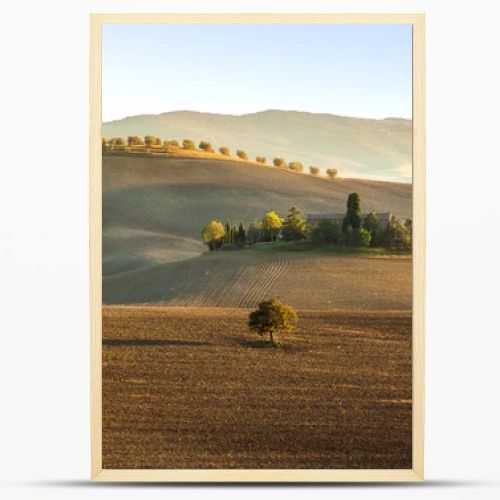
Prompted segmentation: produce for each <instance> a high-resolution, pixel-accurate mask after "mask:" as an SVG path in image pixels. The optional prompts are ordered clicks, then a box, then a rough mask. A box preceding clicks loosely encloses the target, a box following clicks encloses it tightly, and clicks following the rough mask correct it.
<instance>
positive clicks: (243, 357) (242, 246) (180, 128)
mask: <svg viewBox="0 0 500 500" xmlns="http://www.w3.org/2000/svg"><path fill="white" fill-rule="evenodd" d="M424 56H425V52H424V15H423V14H92V15H91V17H90V309H91V376H92V380H91V421H92V428H91V440H92V466H91V469H92V470H91V477H92V479H93V480H97V481H167V482H215V481H216V482H226V481H227V482H328V481H332V482H333V481H421V480H423V477H424V473H423V444H424V291H425V73H424V59H425V57H424Z"/></svg>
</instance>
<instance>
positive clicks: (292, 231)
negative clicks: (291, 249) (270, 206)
mask: <svg viewBox="0 0 500 500" xmlns="http://www.w3.org/2000/svg"><path fill="white" fill-rule="evenodd" d="M281 232H282V235H283V239H284V240H285V241H300V240H305V239H306V238H307V224H306V221H305V220H304V219H302V217H301V216H300V210H299V209H298V208H296V207H292V208H290V209H289V210H288V215H287V217H286V220H285V222H284V224H283V228H282V230H281Z"/></svg>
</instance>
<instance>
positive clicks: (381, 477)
mask: <svg viewBox="0 0 500 500" xmlns="http://www.w3.org/2000/svg"><path fill="white" fill-rule="evenodd" d="M424 22H425V15H424V14H91V15H90V214H89V215H90V313H91V322H90V325H91V331H90V355H91V356H90V358H91V454H92V457H91V458H92V464H91V478H92V480H94V481H162V482H340V481H344V482H345V481H365V482H366V481H369V482H371V481H397V482H402V481H422V480H423V478H424V321H425V293H424V292H425V248H426V247H425V49H424ZM106 23H141V24H148V23H152V24H154V23H167V24H168V23H172V24H178V23H181V24H182V23H191V24H193V23H201V24H204V23H217V24H222V23H224V24H225V23H227V24H247V23H266V24H280V23H283V24H285V23H288V24H294V23H298V24H314V23H317V24H319V23H321V24H327V23H332V24H393V23H394V24H411V25H412V27H413V221H414V222H413V224H414V226H413V227H414V233H413V344H412V346H413V347H412V350H413V361H412V362H413V382H412V383H413V412H412V415H413V416H412V419H413V448H412V453H413V456H412V462H413V467H412V469H404V470H392V469H390V470H376V469H370V470H360V469H347V470H329V469H307V470H305V469H277V470H270V469H194V470H187V469H170V470H159V469H144V470H139V469H133V470H132V469H130V470H114V469H113V470H109V469H103V467H102V421H101V419H102V362H101V359H102V358H101V356H102V311H101V305H102V276H101V269H102V254H101V252H102V180H101V172H102V157H101V27H102V25H103V24H106Z"/></svg>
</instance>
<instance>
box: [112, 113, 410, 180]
mask: <svg viewBox="0 0 500 500" xmlns="http://www.w3.org/2000/svg"><path fill="white" fill-rule="evenodd" d="M147 134H152V135H156V136H159V137H162V138H164V139H165V138H169V139H181V140H182V139H184V138H189V139H193V140H195V141H197V142H198V141H200V140H208V141H210V142H212V143H213V144H214V145H216V146H217V147H218V146H228V147H229V148H230V149H231V150H232V151H233V152H234V151H236V149H244V150H245V151H247V153H248V154H249V156H250V157H251V158H254V157H255V156H256V155H263V156H266V157H267V158H268V160H271V159H272V158H273V157H280V156H281V157H284V158H285V159H286V160H288V161H295V160H297V161H301V162H302V163H303V164H304V165H305V166H306V168H307V167H308V166H309V165H316V166H318V167H320V168H322V169H326V168H330V167H335V168H338V170H339V171H340V173H341V175H342V176H343V177H350V176H354V177H365V178H379V179H389V180H395V181H403V182H409V181H411V161H412V160H411V154H412V123H411V120H406V119H402V118H386V119H383V120H374V119H364V118H351V117H346V116H337V115H331V114H319V113H306V112H298V111H282V110H268V111H262V112H259V113H252V114H247V115H240V116H236V115H222V114H213V113H198V112H194V111H175V112H169V113H162V114H158V115H139V116H131V117H127V118H124V119H122V120H115V121H112V122H107V123H104V124H103V135H104V137H107V138H110V137H127V136H129V135H140V136H144V135H147Z"/></svg>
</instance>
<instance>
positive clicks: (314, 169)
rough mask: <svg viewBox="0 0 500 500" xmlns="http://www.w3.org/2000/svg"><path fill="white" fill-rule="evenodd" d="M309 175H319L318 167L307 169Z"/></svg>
mask: <svg viewBox="0 0 500 500" xmlns="http://www.w3.org/2000/svg"><path fill="white" fill-rule="evenodd" d="M309 173H310V174H311V175H319V168H318V167H309Z"/></svg>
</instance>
